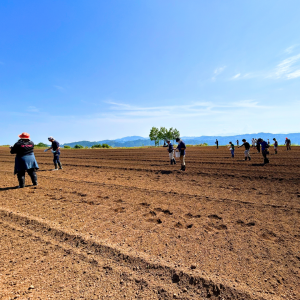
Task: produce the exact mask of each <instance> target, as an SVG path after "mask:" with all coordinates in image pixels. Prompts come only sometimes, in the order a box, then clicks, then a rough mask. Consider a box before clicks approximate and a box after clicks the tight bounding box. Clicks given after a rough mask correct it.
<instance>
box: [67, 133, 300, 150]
mask: <svg viewBox="0 0 300 300" xmlns="http://www.w3.org/2000/svg"><path fill="white" fill-rule="evenodd" d="M274 137H275V138H276V139H277V141H278V144H279V145H283V144H284V141H285V138H286V137H288V138H289V139H290V140H291V142H292V144H297V145H300V133H288V134H273V133H263V132H261V133H251V134H241V135H233V136H199V137H182V139H183V141H184V142H185V143H186V144H187V145H199V144H204V143H207V144H208V145H209V146H213V145H215V141H216V139H218V141H219V145H220V146H221V145H227V144H228V143H229V142H233V143H234V144H236V141H237V140H239V143H240V144H242V139H246V140H247V141H248V142H251V139H252V138H262V139H264V140H266V141H267V140H268V139H269V140H270V142H271V144H272V143H273V138H274ZM96 144H108V145H110V146H112V147H141V146H154V141H150V139H147V138H143V137H140V136H131V137H130V136H129V137H124V138H121V139H116V140H103V141H98V142H89V141H79V142H73V143H66V144H63V145H62V147H63V146H64V145H68V146H71V147H74V146H75V145H82V146H84V147H92V146H93V145H96ZM160 145H163V142H161V143H160Z"/></svg>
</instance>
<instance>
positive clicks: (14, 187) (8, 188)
mask: <svg viewBox="0 0 300 300" xmlns="http://www.w3.org/2000/svg"><path fill="white" fill-rule="evenodd" d="M30 186H33V185H25V187H30ZM18 189H20V188H19V187H18V186H11V187H6V188H0V192H2V191H8V190H18Z"/></svg>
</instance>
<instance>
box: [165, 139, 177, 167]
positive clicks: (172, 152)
mask: <svg viewBox="0 0 300 300" xmlns="http://www.w3.org/2000/svg"><path fill="white" fill-rule="evenodd" d="M167 144H168V152H169V157H170V164H171V165H173V164H174V165H176V160H175V158H174V147H173V145H172V143H171V142H170V141H167Z"/></svg>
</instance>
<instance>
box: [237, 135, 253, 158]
mask: <svg viewBox="0 0 300 300" xmlns="http://www.w3.org/2000/svg"><path fill="white" fill-rule="evenodd" d="M242 142H243V144H242V145H241V146H239V148H240V147H243V146H245V160H247V157H248V159H249V160H251V157H250V154H249V152H250V144H249V143H248V142H247V141H246V140H245V139H242Z"/></svg>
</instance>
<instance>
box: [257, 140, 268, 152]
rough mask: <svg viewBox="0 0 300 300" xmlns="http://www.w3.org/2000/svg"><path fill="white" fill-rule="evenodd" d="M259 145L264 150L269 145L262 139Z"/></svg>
mask: <svg viewBox="0 0 300 300" xmlns="http://www.w3.org/2000/svg"><path fill="white" fill-rule="evenodd" d="M259 144H260V145H261V150H262V151H265V150H266V149H267V148H269V145H268V143H267V142H266V141H262V142H260V143H259Z"/></svg>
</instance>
